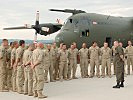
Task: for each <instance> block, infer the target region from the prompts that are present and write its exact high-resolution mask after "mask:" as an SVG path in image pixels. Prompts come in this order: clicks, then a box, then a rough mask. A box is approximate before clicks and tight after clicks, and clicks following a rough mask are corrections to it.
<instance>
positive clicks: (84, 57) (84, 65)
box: [79, 43, 89, 78]
mask: <svg viewBox="0 0 133 100" xmlns="http://www.w3.org/2000/svg"><path fill="white" fill-rule="evenodd" d="M79 56H80V68H81V77H82V78H88V77H89V75H88V61H89V50H88V48H87V47H86V43H83V44H82V48H81V49H80V50H79Z"/></svg>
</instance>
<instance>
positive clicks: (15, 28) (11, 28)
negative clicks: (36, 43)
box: [3, 26, 32, 30]
mask: <svg viewBox="0 0 133 100" xmlns="http://www.w3.org/2000/svg"><path fill="white" fill-rule="evenodd" d="M17 29H32V28H27V27H25V26H19V27H9V28H4V29H3V30H17Z"/></svg>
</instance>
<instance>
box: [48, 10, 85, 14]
mask: <svg viewBox="0 0 133 100" xmlns="http://www.w3.org/2000/svg"><path fill="white" fill-rule="evenodd" d="M50 11H56V12H64V13H72V14H73V15H75V14H79V13H86V12H85V11H83V10H76V9H74V10H71V9H64V10H59V9H50Z"/></svg>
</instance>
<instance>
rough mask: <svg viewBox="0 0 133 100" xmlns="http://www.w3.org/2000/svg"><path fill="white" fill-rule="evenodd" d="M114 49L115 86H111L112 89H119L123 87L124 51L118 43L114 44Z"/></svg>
mask: <svg viewBox="0 0 133 100" xmlns="http://www.w3.org/2000/svg"><path fill="white" fill-rule="evenodd" d="M114 47H115V56H114V59H115V64H116V79H117V85H116V86H113V88H120V87H124V84H123V83H124V51H123V48H122V47H120V46H119V43H118V41H115V42H114Z"/></svg>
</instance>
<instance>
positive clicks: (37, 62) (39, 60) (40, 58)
mask: <svg viewBox="0 0 133 100" xmlns="http://www.w3.org/2000/svg"><path fill="white" fill-rule="evenodd" d="M43 56H44V54H43V52H42V53H40V54H39V57H38V60H37V61H36V62H35V63H34V66H33V67H35V66H37V65H39V64H41V62H42V60H43Z"/></svg>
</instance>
